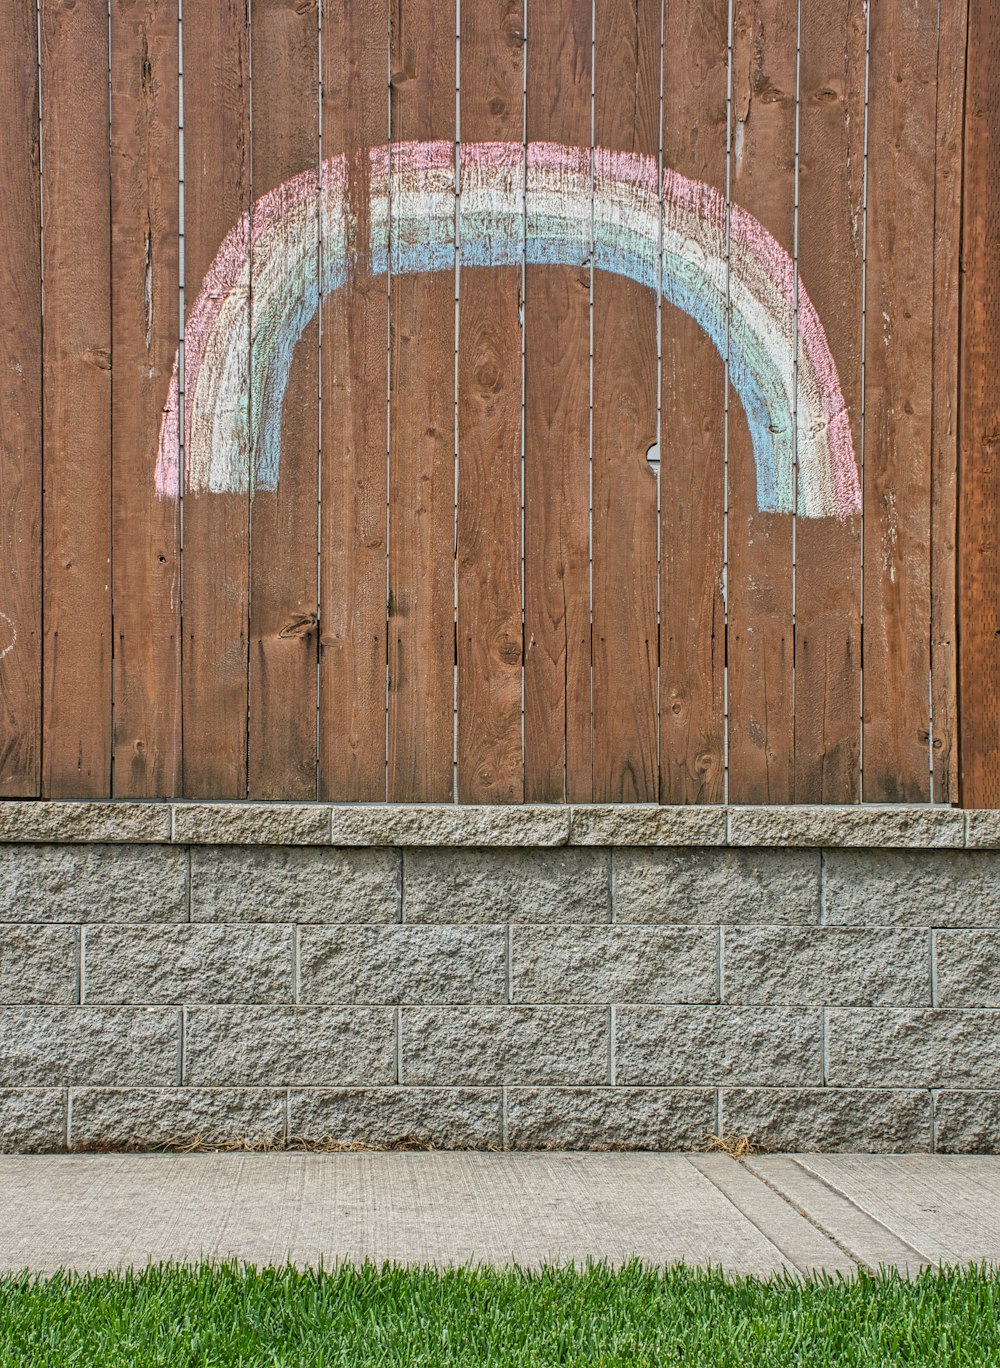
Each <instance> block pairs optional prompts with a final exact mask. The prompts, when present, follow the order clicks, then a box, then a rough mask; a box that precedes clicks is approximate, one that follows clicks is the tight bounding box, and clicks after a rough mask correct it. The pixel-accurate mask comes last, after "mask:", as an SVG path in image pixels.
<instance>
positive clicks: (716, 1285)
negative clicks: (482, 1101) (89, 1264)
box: [0, 1264, 1000, 1368]
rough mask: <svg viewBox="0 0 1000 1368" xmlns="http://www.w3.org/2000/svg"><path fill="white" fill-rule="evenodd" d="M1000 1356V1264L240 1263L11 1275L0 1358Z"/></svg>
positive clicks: (887, 1360) (973, 1359)
mask: <svg viewBox="0 0 1000 1368" xmlns="http://www.w3.org/2000/svg"><path fill="white" fill-rule="evenodd" d="M672 1363H683V1364H733V1365H739V1368H751V1365H755V1364H762V1365H767V1368H777V1366H778V1365H782V1364H834V1365H840V1364H844V1365H851V1366H852V1368H854V1365H862V1364H872V1365H878V1366H879V1368H882V1365H886V1364H896V1363H907V1364H929V1365H941V1364H1000V1277H998V1276H995V1275H988V1274H985V1273H983V1272H982V1271H976V1270H970V1271H962V1272H960V1271H956V1270H944V1271H942V1272H940V1273H925V1274H923V1275H921V1276H920V1277H918V1278H916V1279H915V1280H914V1281H912V1282H904V1281H902V1280H901V1279H899V1278H897V1277H894V1276H879V1277H868V1276H861V1277H858V1278H857V1279H855V1280H853V1281H832V1280H829V1279H823V1280H817V1281H810V1282H807V1283H804V1284H802V1283H797V1282H793V1281H785V1280H780V1281H772V1282H769V1283H761V1282H755V1281H753V1280H751V1279H731V1278H730V1279H727V1278H724V1277H722V1276H721V1275H720V1274H717V1273H714V1272H712V1273H703V1272H697V1271H693V1270H690V1269H686V1268H673V1269H667V1270H660V1271H656V1270H652V1269H649V1268H645V1267H642V1266H640V1265H638V1264H634V1265H631V1266H629V1267H626V1268H624V1269H622V1270H620V1271H613V1270H611V1269H608V1268H606V1267H603V1266H594V1267H591V1268H587V1269H583V1270H578V1271H574V1270H572V1269H566V1268H550V1269H546V1270H544V1271H543V1272H539V1273H529V1272H520V1271H518V1270H511V1271H507V1272H491V1271H489V1270H472V1269H465V1268H459V1269H452V1270H449V1271H447V1272H443V1273H439V1272H432V1271H430V1270H424V1269H402V1268H395V1267H385V1268H376V1267H373V1266H368V1267H364V1268H358V1269H352V1268H339V1269H337V1270H335V1271H333V1272H325V1273H324V1272H299V1271H297V1270H295V1269H292V1268H281V1269H260V1270H259V1269H253V1268H238V1267H236V1266H234V1265H222V1266H215V1267H212V1266H207V1265H206V1266H201V1267H197V1268H188V1269H185V1268H178V1267H172V1266H164V1267H159V1268H151V1269H148V1270H146V1271H144V1272H141V1273H126V1274H125V1275H110V1276H105V1277H86V1278H78V1277H71V1276H66V1275H57V1276H56V1277H54V1278H50V1279H47V1280H36V1279H32V1278H29V1277H26V1276H25V1277H13V1278H12V1277H7V1278H0V1364H2V1365H3V1366H4V1368H9V1366H10V1365H21V1364H31V1365H33V1366H34V1365H36V1364H37V1365H50V1364H51V1365H57V1364H86V1365H88V1368H90V1365H101V1366H102V1368H103V1366H104V1365H108V1366H109V1368H111V1366H113V1368H127V1366H130V1365H147V1364H148V1365H156V1364H164V1365H169V1368H188V1365H192V1366H193V1365H199V1368H201V1365H205V1368H208V1366H209V1365H217V1364H218V1365H223V1364H224V1365H230V1364H234V1365H235V1364H240V1365H247V1366H248V1368H249V1365H255V1366H256V1365H258V1364H260V1365H265V1364H295V1365H299V1364H301V1365H309V1368H325V1365H352V1368H353V1365H365V1368H368V1365H371V1366H372V1368H380V1366H381V1365H388V1364H392V1365H397V1364H399V1365H408V1366H409V1365H417V1364H420V1365H423V1364H427V1365H438V1364H441V1365H444V1364H447V1365H457V1364H461V1365H476V1366H477V1368H478V1366H479V1365H508V1364H509V1365H517V1368H533V1365H540V1364H545V1365H549V1364H588V1365H589V1364H627V1365H629V1366H630V1368H643V1366H644V1365H647V1364H656V1365H660V1364H672Z"/></svg>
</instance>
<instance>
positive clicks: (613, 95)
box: [592, 0, 661, 803]
mask: <svg viewBox="0 0 1000 1368" xmlns="http://www.w3.org/2000/svg"><path fill="white" fill-rule="evenodd" d="M660 23H661V0H596V4H595V7H594V144H595V149H596V150H595V168H594V174H595V183H596V186H597V187H598V188H600V186H601V182H602V181H603V180H605V179H606V178H614V180H615V181H617V182H618V183H619V184H621V183H622V182H627V183H628V184H629V186H630V189H631V190H632V191H633V194H634V196H635V205H634V207H633V208H632V209H631V210H630V212H632V213H639V212H646V213H653V214H655V212H656V210H657V205H658V199H659V187H658V185H657V163H658V154H659V146H660V128H659V123H660V62H661V56H660ZM619 153H625V154H628V156H630V157H632V158H638V157H642V158H647V159H648V161H647V162H646V163H645V164H642V163H639V162H637V161H635V160H632V161H629V160H627V159H626V158H625V157H621V156H619V155H617V154H619ZM599 211H600V212H603V207H602V201H601V199H600V198H599V197H597V196H596V195H595V214H597V213H598V212H599ZM626 221H627V220H626ZM596 235H597V234H596V225H595V236H596ZM610 250H613V249H610ZM648 264H649V269H650V271H651V274H652V277H653V281H654V282H655V285H656V288H657V289H658V287H659V267H660V263H659V262H658V261H657V260H656V259H655V256H654V257H653V258H652V259H651V260H650V261H649V263H648ZM601 265H602V259H601V257H600V256H599V255H598V256H597V258H596V260H595V266H596V267H598V268H599V267H600V266H601ZM593 293H594V304H593V312H594V320H593V321H594V344H593V350H594V357H593V398H592V405H593V532H592V539H593V552H592V554H593V623H594V626H593V654H594V674H593V716H594V721H593V727H594V792H593V796H594V799H595V801H597V802H602V803H609V802H615V803H618V802H637V803H648V802H655V800H656V797H657V792H658V788H659V757H658V753H657V660H658V652H659V643H658V638H657V575H658V566H657V537H656V530H657V529H656V520H657V516H658V514H657V489H656V472H655V470H653V469H652V468H651V467H650V465H649V463H648V461H647V459H646V457H647V453H648V452H649V450H650V448H651V447H653V446H654V445H655V443H656V441H657V435H658V434H657V428H658V424H657V410H658V407H659V404H658V395H657V381H658V374H657V354H656V349H657V295H656V290H655V289H653V288H650V285H649V284H643V283H640V282H638V281H633V280H624V279H621V278H619V277H615V276H610V275H607V274H605V273H604V272H602V271H601V270H599V269H598V270H596V271H595V274H594V291H593Z"/></svg>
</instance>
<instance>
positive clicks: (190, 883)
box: [187, 846, 194, 922]
mask: <svg viewBox="0 0 1000 1368" xmlns="http://www.w3.org/2000/svg"><path fill="white" fill-rule="evenodd" d="M193 903H194V856H193V854H192V851H191V847H190V846H188V847H187V919H188V921H189V922H190V921H191V920H192V918H191V910H192V906H193Z"/></svg>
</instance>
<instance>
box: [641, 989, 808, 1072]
mask: <svg viewBox="0 0 1000 1368" xmlns="http://www.w3.org/2000/svg"><path fill="white" fill-rule="evenodd" d="M615 1081H616V1082H617V1083H623V1084H630V1083H631V1084H638V1085H649V1084H657V1085H659V1086H663V1087H697V1086H702V1087H705V1086H717V1085H720V1084H725V1083H747V1084H749V1083H758V1084H764V1085H775V1086H777V1085H781V1086H787V1085H789V1084H792V1085H795V1084H810V1083H812V1084H817V1085H818V1084H820V1083H822V1081H823V1019H822V1013H821V1012H820V1011H819V1010H818V1009H817V1008H811V1009H803V1008H795V1007H775V1008H774V1010H773V1011H769V1012H761V1011H759V1010H757V1009H756V1008H751V1007H619V1008H618V1010H617V1012H616V1019H615Z"/></svg>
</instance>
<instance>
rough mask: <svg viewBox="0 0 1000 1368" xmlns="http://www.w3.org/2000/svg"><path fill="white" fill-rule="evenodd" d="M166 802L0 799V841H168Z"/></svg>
mask: <svg viewBox="0 0 1000 1368" xmlns="http://www.w3.org/2000/svg"><path fill="white" fill-rule="evenodd" d="M169 840H170V808H169V807H168V805H167V804H166V803H129V802H124V801H121V800H116V801H115V802H90V803H39V802H26V803H18V802H5V803H0V841H164V842H165V841H169Z"/></svg>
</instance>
